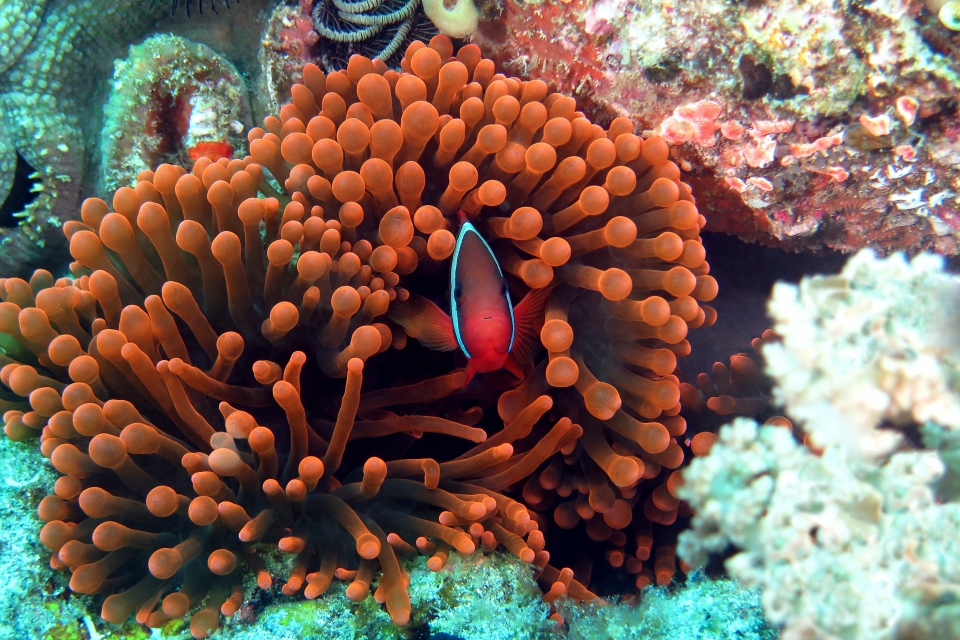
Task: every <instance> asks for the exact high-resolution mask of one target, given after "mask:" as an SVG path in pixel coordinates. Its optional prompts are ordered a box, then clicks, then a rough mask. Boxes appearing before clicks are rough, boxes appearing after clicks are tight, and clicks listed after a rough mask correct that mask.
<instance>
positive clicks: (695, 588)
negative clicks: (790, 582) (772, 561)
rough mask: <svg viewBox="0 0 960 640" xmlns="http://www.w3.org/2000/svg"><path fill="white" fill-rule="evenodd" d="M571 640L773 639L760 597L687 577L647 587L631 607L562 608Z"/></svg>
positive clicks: (774, 630)
mask: <svg viewBox="0 0 960 640" xmlns="http://www.w3.org/2000/svg"><path fill="white" fill-rule="evenodd" d="M562 612H563V614H564V617H565V618H566V620H567V622H568V623H569V625H570V632H569V634H568V635H567V637H568V638H570V639H571V640H701V639H703V638H709V639H710V640H735V639H736V640H774V639H775V638H779V637H780V632H779V630H778V629H777V628H776V627H774V626H771V625H770V624H769V623H768V622H767V621H766V620H765V619H764V617H763V609H762V608H761V606H760V593H759V591H757V590H752V589H744V588H743V587H741V586H740V585H739V584H737V583H736V582H734V581H732V580H709V579H707V578H706V577H704V576H703V574H702V573H699V572H697V573H693V574H691V576H690V578H689V580H688V582H687V584H686V585H684V586H682V587H679V588H675V589H667V588H663V587H650V588H647V589H646V590H645V591H644V592H643V594H642V596H641V599H640V602H639V603H637V604H629V603H620V604H614V605H609V606H596V605H575V604H566V605H562Z"/></svg>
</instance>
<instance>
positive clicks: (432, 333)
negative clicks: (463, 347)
mask: <svg viewBox="0 0 960 640" xmlns="http://www.w3.org/2000/svg"><path fill="white" fill-rule="evenodd" d="M387 317H388V318H390V319H391V320H393V321H394V322H396V323H397V324H399V325H400V326H401V327H403V328H404V329H405V330H406V332H407V335H408V336H410V337H411V338H416V339H417V340H418V341H419V342H420V344H422V345H423V346H425V347H426V348H428V349H433V350H434V351H456V350H457V349H458V348H459V345H458V344H457V338H456V336H454V334H453V320H451V319H450V316H448V315H447V314H446V313H444V312H443V310H442V309H440V307H438V306H437V305H435V304H434V303H432V302H430V301H429V300H427V299H426V298H423V297H420V296H418V295H411V296H410V298H409V299H408V300H407V301H406V302H401V303H397V304H391V305H390V311H388V312H387Z"/></svg>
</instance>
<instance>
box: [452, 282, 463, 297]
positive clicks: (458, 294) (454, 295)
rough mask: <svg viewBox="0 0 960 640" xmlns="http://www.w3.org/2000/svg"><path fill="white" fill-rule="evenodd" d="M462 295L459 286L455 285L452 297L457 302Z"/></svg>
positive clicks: (461, 289)
mask: <svg viewBox="0 0 960 640" xmlns="http://www.w3.org/2000/svg"><path fill="white" fill-rule="evenodd" d="M462 295H463V288H462V287H461V286H460V285H457V286H456V287H455V288H454V290H453V297H454V298H455V299H457V300H459V299H460V296H462Z"/></svg>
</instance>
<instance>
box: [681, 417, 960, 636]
mask: <svg viewBox="0 0 960 640" xmlns="http://www.w3.org/2000/svg"><path fill="white" fill-rule="evenodd" d="M942 473H943V464H942V463H941V462H940V460H939V458H938V457H937V456H936V454H933V453H930V452H906V453H897V454H894V455H893V456H891V457H890V458H889V459H887V460H885V461H883V463H882V464H881V465H880V466H877V465H876V464H875V463H873V462H868V461H864V460H863V459H862V458H860V457H855V456H851V455H850V454H849V453H848V452H847V451H846V450H844V449H843V448H842V447H840V446H839V445H836V444H832V445H829V446H828V447H827V448H826V449H825V451H824V452H823V454H822V455H821V456H817V455H814V454H813V453H811V452H810V451H809V450H808V449H806V448H805V447H804V446H803V445H800V444H798V443H796V442H795V441H794V439H793V437H792V436H791V434H790V432H789V431H788V430H786V429H783V428H778V427H763V428H759V427H758V426H757V425H756V423H754V422H753V421H751V420H747V419H743V418H740V419H737V420H736V421H734V423H733V424H731V425H728V426H726V427H724V428H723V429H722V430H721V432H720V441H719V442H718V443H717V444H715V445H714V447H713V449H712V450H711V452H710V455H709V456H706V457H704V458H697V459H695V460H694V461H693V462H692V463H691V465H690V467H689V468H688V469H687V470H686V471H685V472H684V480H685V484H684V486H683V488H682V489H681V492H682V497H683V498H684V499H686V500H688V501H689V502H690V504H691V506H692V507H693V508H694V510H695V513H696V515H695V517H694V519H693V528H692V530H690V531H686V532H684V533H683V534H681V536H680V546H679V552H680V556H681V557H682V558H684V560H686V561H687V562H689V563H691V564H694V565H698V564H701V563H702V562H703V561H704V560H705V559H706V555H707V554H708V553H710V552H716V551H719V550H722V549H724V548H725V547H726V545H727V544H728V543H732V544H734V545H736V546H737V547H738V548H740V549H742V551H741V552H739V553H737V554H736V555H734V556H733V557H731V558H730V559H729V560H727V564H726V566H727V569H728V571H729V572H730V573H731V574H732V575H733V576H734V577H736V578H737V579H738V580H740V581H741V582H743V583H745V584H748V585H751V586H759V587H761V588H762V589H763V596H762V602H763V607H764V611H765V613H766V615H767V617H768V618H769V619H770V620H772V621H773V622H776V623H780V624H784V625H785V632H784V638H801V637H802V638H827V637H833V638H841V639H845V640H846V639H848V640H860V639H864V640H866V639H868V638H869V639H870V640H882V639H884V638H898V637H904V636H903V634H904V633H906V632H907V631H908V630H909V631H910V632H914V631H917V629H918V627H922V629H921V630H920V631H919V632H918V633H917V634H916V635H915V636H911V637H917V638H937V637H946V636H943V635H942V628H934V629H930V628H927V627H929V621H930V620H939V621H941V623H942V622H943V620H944V618H945V616H944V615H943V614H942V613H941V614H940V615H939V616H937V615H931V614H932V612H933V609H934V608H936V607H937V606H943V604H944V601H943V600H942V599H941V600H939V601H938V599H937V597H938V596H940V597H941V598H942V595H943V594H950V593H954V592H955V591H956V585H957V583H958V582H960V553H958V551H960V548H958V547H960V545H958V543H957V540H956V538H957V536H956V531H957V523H958V522H960V505H957V504H942V505H938V504H936V503H935V500H934V494H933V491H932V490H931V488H930V483H931V482H934V481H935V480H937V479H938V478H939V477H940V476H941V475H942ZM931 594H933V597H931ZM946 618H947V619H948V620H949V614H948V615H947V616H946ZM950 622H952V621H950ZM924 625H927V627H924ZM951 628H952V627H951Z"/></svg>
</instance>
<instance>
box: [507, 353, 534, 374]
mask: <svg viewBox="0 0 960 640" xmlns="http://www.w3.org/2000/svg"><path fill="white" fill-rule="evenodd" d="M503 368H504V369H506V370H507V371H509V372H510V373H512V374H513V375H514V376H516V377H517V378H518V379H520V380H523V379H524V378H526V377H527V376H528V375H529V374H530V371H532V370H533V364H532V363H531V362H530V361H529V360H528V361H526V362H520V361H519V360H518V359H517V357H516V356H515V355H514V354H513V352H510V355H508V356H507V359H506V360H504V361H503Z"/></svg>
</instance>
